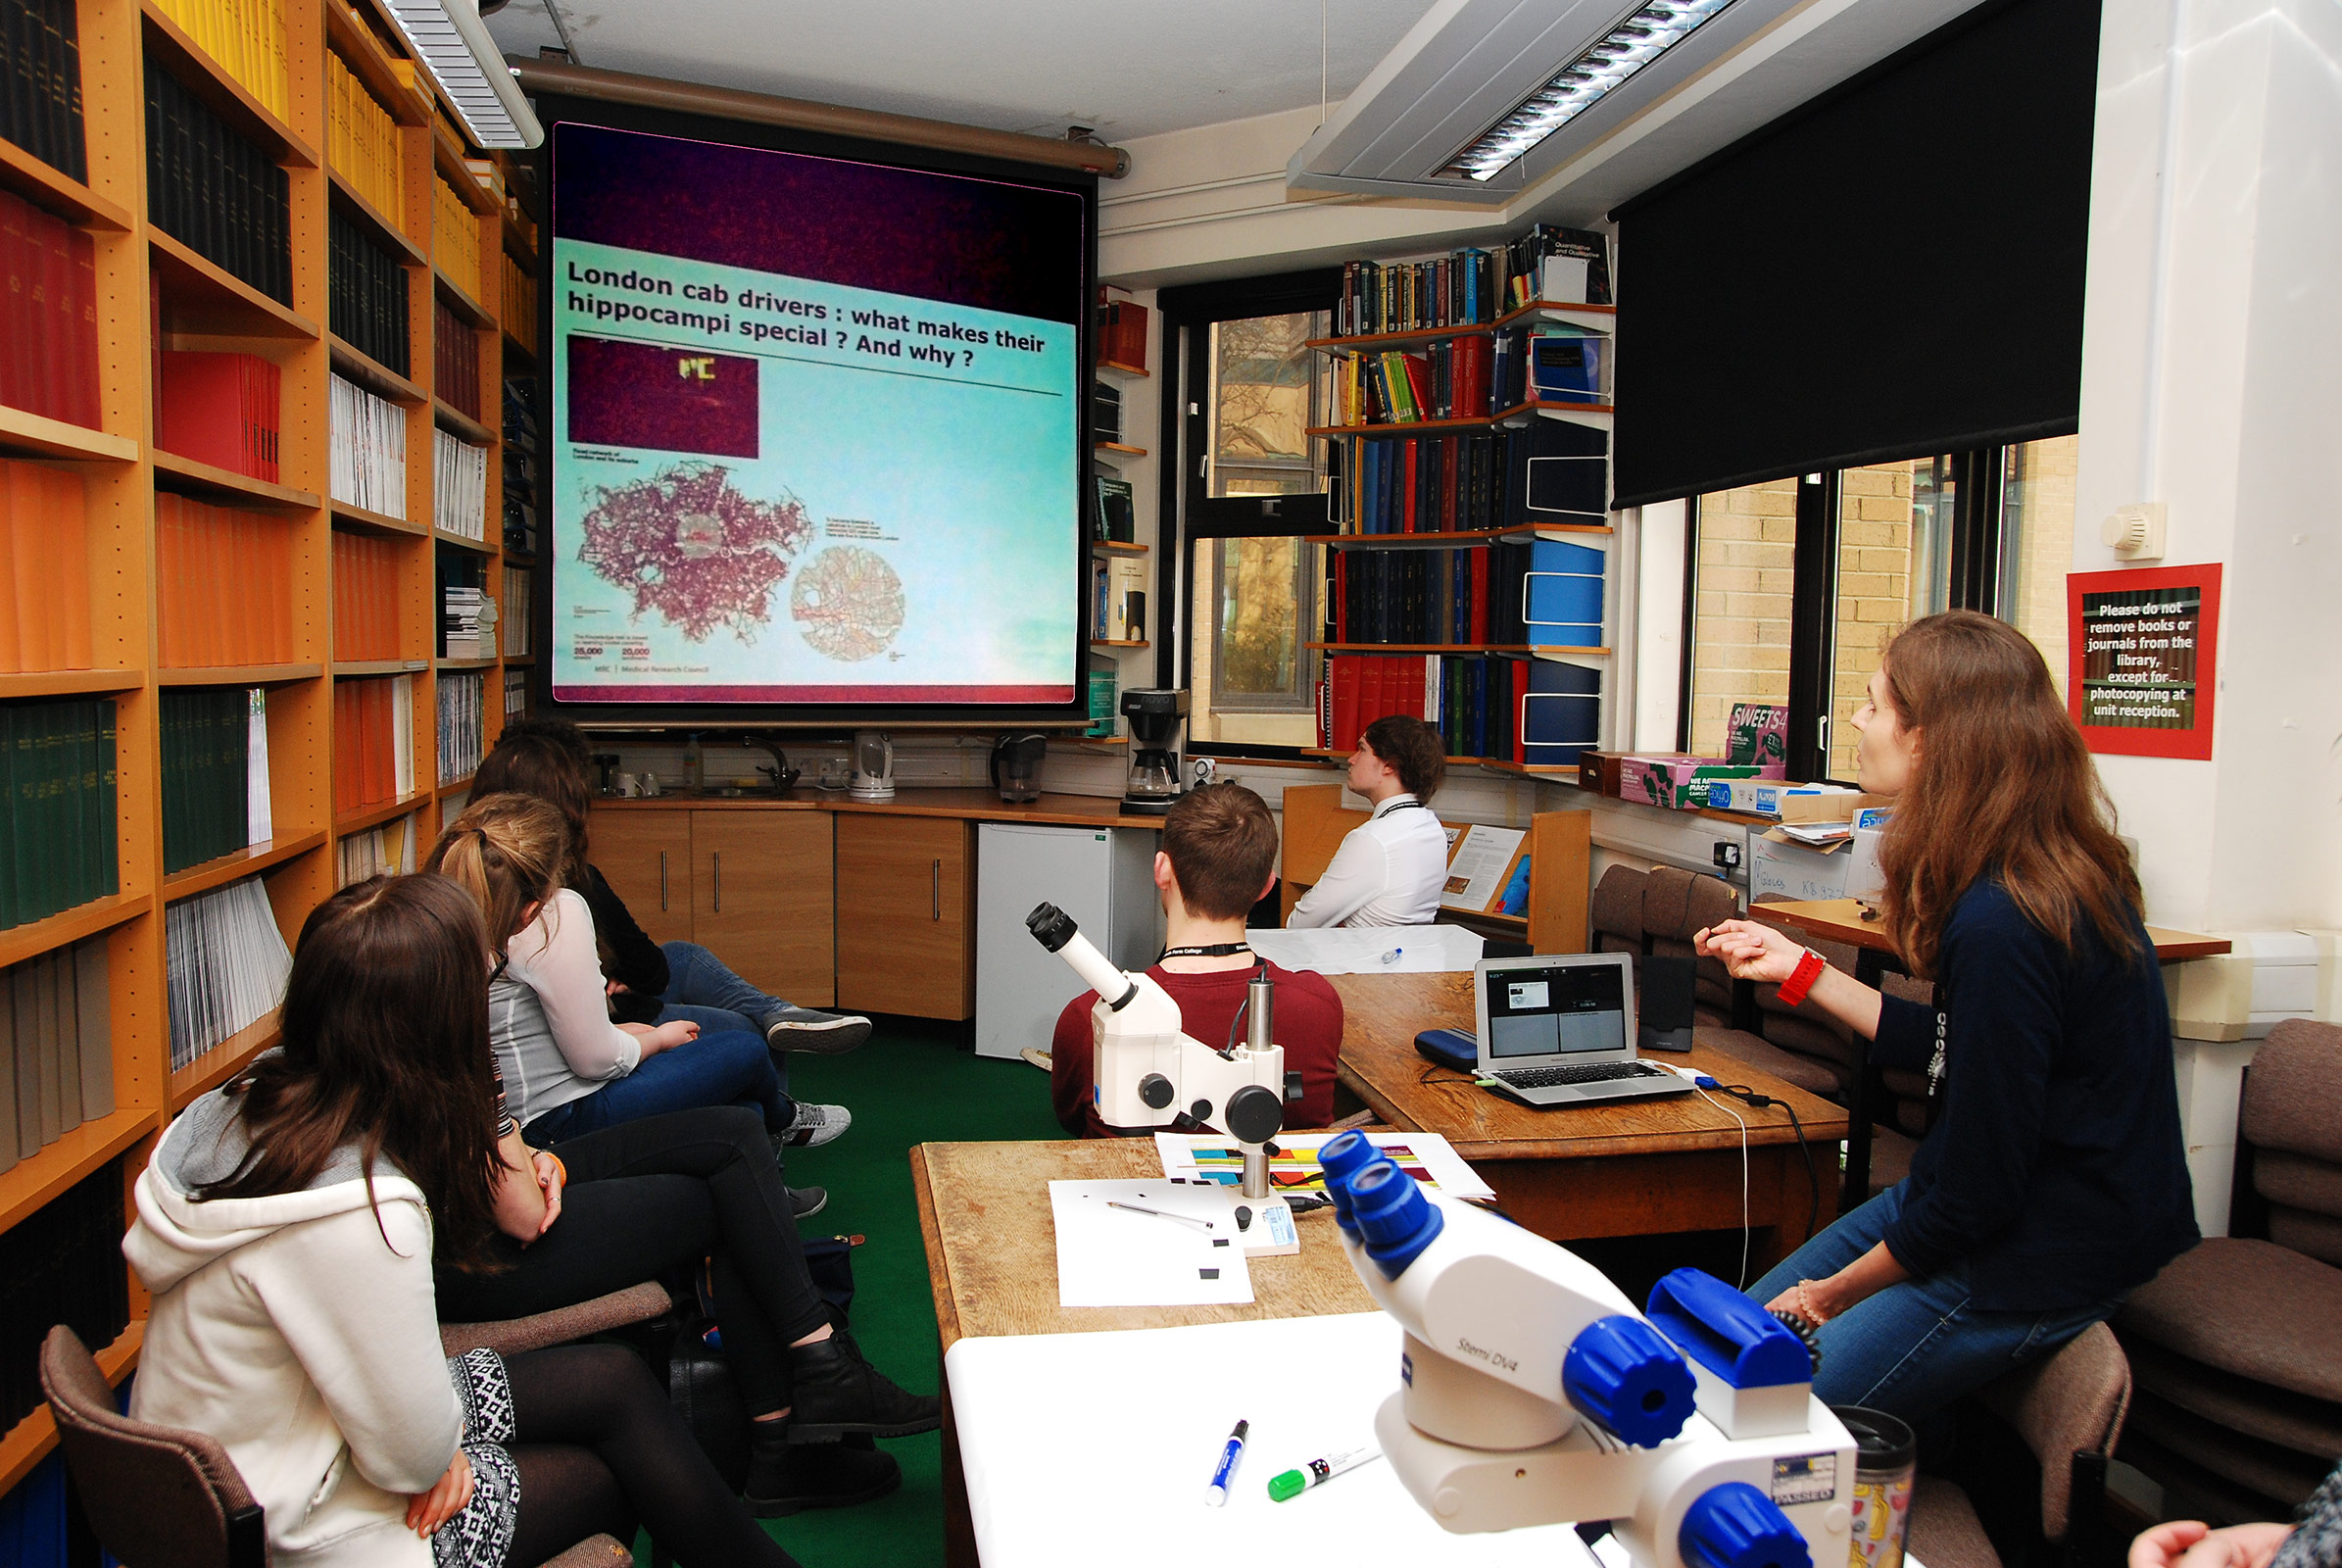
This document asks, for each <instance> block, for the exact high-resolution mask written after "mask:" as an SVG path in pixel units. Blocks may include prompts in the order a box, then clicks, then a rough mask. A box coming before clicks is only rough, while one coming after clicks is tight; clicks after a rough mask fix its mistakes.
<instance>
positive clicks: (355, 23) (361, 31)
mask: <svg viewBox="0 0 2342 1568" xmlns="http://www.w3.org/2000/svg"><path fill="white" fill-rule="evenodd" d="M325 37H326V40H327V41H328V42H329V43H330V44H331V45H332V46H333V52H334V53H335V54H338V55H340V56H341V57H342V60H343V62H344V63H345V64H347V65H348V66H349V68H350V71H351V73H353V74H354V75H356V76H357V77H358V79H359V80H361V81H363V82H365V83H366V87H367V90H369V91H370V92H372V93H373V95H374V97H375V98H376V99H377V100H379V101H380V103H381V105H382V107H383V108H385V109H387V110H389V111H390V118H391V119H393V120H395V121H397V122H398V123H400V124H402V125H421V124H425V123H428V122H429V120H430V110H429V109H427V108H426V107H425V106H424V104H423V101H422V100H421V99H420V98H418V97H416V96H415V89H414V88H412V87H410V86H408V85H407V84H406V83H405V82H403V81H401V80H399V77H398V73H397V72H396V71H394V70H393V69H392V68H391V63H390V56H389V55H388V54H386V53H384V52H383V49H382V45H381V44H380V43H379V42H378V41H377V40H376V39H375V37H374V34H373V29H371V28H370V27H368V26H367V25H366V24H365V23H363V22H361V21H360V20H359V19H358V15H357V13H356V12H354V11H352V10H351V9H350V8H349V7H348V6H346V5H340V4H336V3H335V0H326V5H325Z"/></svg>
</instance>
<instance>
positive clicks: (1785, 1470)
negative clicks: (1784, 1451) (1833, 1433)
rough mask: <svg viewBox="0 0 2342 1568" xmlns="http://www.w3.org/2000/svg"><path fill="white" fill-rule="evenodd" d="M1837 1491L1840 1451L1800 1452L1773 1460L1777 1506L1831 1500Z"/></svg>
mask: <svg viewBox="0 0 2342 1568" xmlns="http://www.w3.org/2000/svg"><path fill="white" fill-rule="evenodd" d="M1836 1495H1837V1455H1836V1454H1834V1453H1800V1454H1794V1455H1791V1456H1790V1457H1788V1458H1786V1459H1776V1460H1774V1461H1773V1501H1774V1504H1775V1505H1776V1506H1777V1507H1782V1508H1789V1507H1794V1506H1795V1505H1796V1504H1798V1503H1801V1502H1828V1501H1829V1500H1830V1498H1832V1497H1834V1496H1836Z"/></svg>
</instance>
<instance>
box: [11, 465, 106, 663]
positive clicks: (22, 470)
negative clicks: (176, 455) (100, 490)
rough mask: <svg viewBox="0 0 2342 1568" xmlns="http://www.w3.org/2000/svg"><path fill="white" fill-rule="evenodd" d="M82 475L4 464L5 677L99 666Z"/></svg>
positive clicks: (71, 470)
mask: <svg viewBox="0 0 2342 1568" xmlns="http://www.w3.org/2000/svg"><path fill="white" fill-rule="evenodd" d="M85 500H86V497H85V495H84V493H83V490H82V483H81V475H80V474H78V473H76V472H74V471H73V469H71V468H53V467H50V466H47V465H46V464H40V463H24V462H22V461H10V460H7V459H0V588H5V597H0V612H5V613H0V673H5V674H16V673H18V672H19V671H24V670H42V669H87V668H89V667H90V664H91V647H90V618H89V617H90V599H89V525H88V521H87V514H86V513H85V512H84V510H83V507H84V503H85Z"/></svg>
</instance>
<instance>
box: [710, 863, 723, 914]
mask: <svg viewBox="0 0 2342 1568" xmlns="http://www.w3.org/2000/svg"><path fill="white" fill-rule="evenodd" d="M714 859H715V879H714V880H715V886H714V888H713V890H712V891H713V894H714V898H715V907H714V908H713V909H710V910H709V911H708V912H709V913H710V914H721V913H723V912H724V852H723V851H721V850H717V851H715V852H714Z"/></svg>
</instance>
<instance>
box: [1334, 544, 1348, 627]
mask: <svg viewBox="0 0 2342 1568" xmlns="http://www.w3.org/2000/svg"><path fill="white" fill-rule="evenodd" d="M1349 590H1350V553H1349V552H1348V551H1346V550H1337V551H1335V552H1334V640H1335V641H1336V642H1338V643H1346V642H1348V641H1349V640H1350V591H1349Z"/></svg>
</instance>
